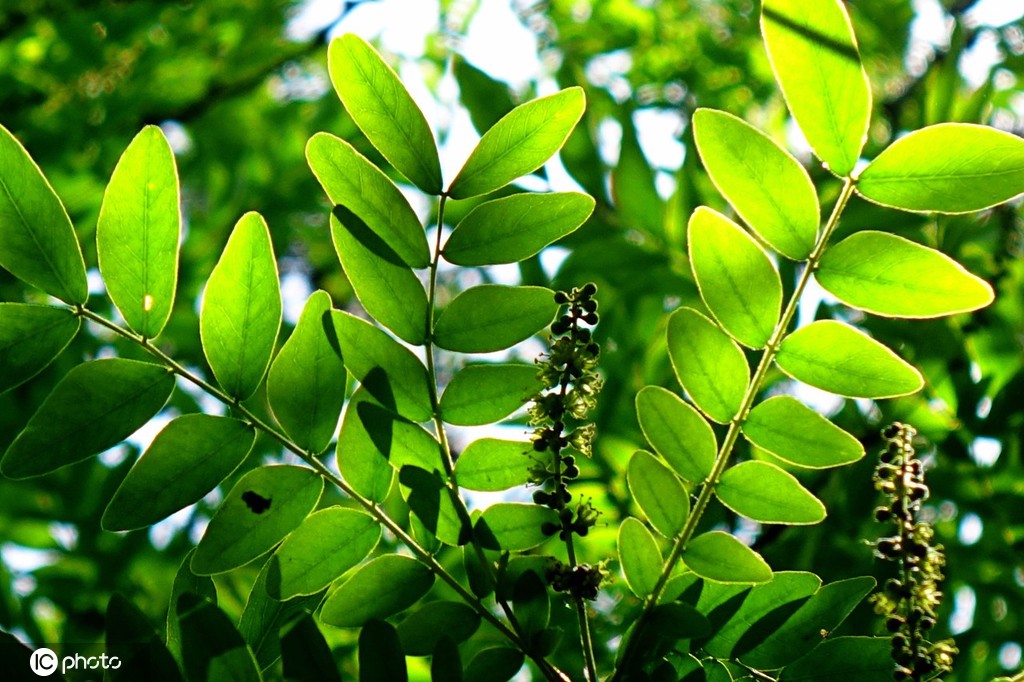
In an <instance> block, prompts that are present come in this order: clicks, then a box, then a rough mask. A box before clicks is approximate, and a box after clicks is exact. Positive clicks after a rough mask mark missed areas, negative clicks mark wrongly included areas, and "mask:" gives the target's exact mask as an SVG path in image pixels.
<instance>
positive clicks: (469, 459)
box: [455, 438, 533, 492]
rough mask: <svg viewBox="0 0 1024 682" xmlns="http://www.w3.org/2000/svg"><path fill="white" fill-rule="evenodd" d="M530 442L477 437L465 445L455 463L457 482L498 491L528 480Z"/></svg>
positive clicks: (471, 488)
mask: <svg viewBox="0 0 1024 682" xmlns="http://www.w3.org/2000/svg"><path fill="white" fill-rule="evenodd" d="M531 452H533V445H532V444H531V443H523V442H520V441H513V440H498V439H496V438H481V439H479V440H475V441H473V442H472V443H470V444H469V445H468V446H466V449H465V450H463V451H462V454H461V455H459V460H458V462H457V463H456V464H455V475H456V477H457V478H458V479H459V485H460V486H461V487H463V488H468V489H469V490H481V491H494V492H496V491H499V490H508V489H509V488H514V487H515V486H517V485H524V484H526V482H527V481H529V480H530V472H529V466H530V464H531V460H530V459H529V458H528V457H527V455H528V453H531Z"/></svg>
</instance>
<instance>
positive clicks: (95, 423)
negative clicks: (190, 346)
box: [0, 358, 174, 478]
mask: <svg viewBox="0 0 1024 682" xmlns="http://www.w3.org/2000/svg"><path fill="white" fill-rule="evenodd" d="M172 390H174V375H173V374H171V372H170V371H168V370H167V368H166V367H162V366H160V365H154V364H152V363H148V362H137V361H135V360H123V359H121V358H107V359H103V360H93V361H91V362H86V363H83V364H81V365H78V366H76V367H74V368H72V369H71V371H70V372H68V373H67V374H66V375H65V376H64V378H63V379H61V380H60V382H59V383H58V384H57V385H56V386H55V387H54V389H53V391H52V392H51V393H50V395H48V396H47V397H46V400H44V401H43V404H42V405H40V406H39V409H38V410H36V413H35V414H33V415H32V418H31V419H29V420H28V424H27V425H26V426H25V428H24V430H22V432H21V433H19V434H18V437H17V438H15V439H14V442H13V443H11V445H10V447H8V448H7V452H6V454H4V458H3V461H0V470H2V471H3V474H4V475H5V476H7V477H9V478H28V477H30V476H40V475H42V474H48V473H50V472H51V471H55V470H57V469H60V468H61V467H63V466H67V465H69V464H74V463H75V462H80V461H82V460H83V459H86V458H87V457H91V456H92V455H95V454H98V453H100V452H103V451H104V450H106V449H107V448H110V447H113V446H115V445H117V444H118V443H120V442H121V441H122V440H124V439H125V438H127V437H128V436H130V435H132V434H133V433H134V432H135V430H136V429H138V428H139V427H140V426H142V425H143V424H145V423H146V422H148V421H149V420H150V418H151V417H152V416H153V415H155V414H156V413H157V412H159V411H160V408H162V407H163V406H164V403H166V402H167V398H168V397H169V396H170V395H171V391H172Z"/></svg>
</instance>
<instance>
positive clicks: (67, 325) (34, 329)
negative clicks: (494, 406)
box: [0, 303, 536, 393]
mask: <svg viewBox="0 0 1024 682" xmlns="http://www.w3.org/2000/svg"><path fill="white" fill-rule="evenodd" d="M81 324H82V323H81V320H80V319H79V318H78V317H77V316H75V315H74V314H73V313H72V312H71V311H70V310H68V309H67V308H58V307H56V306H49V305H32V304H28V303H0V393H3V392H4V391H9V390H11V389H12V388H14V387H15V386H19V385H21V384H23V383H24V382H26V381H28V380H29V379H31V378H32V377H34V376H35V375H37V374H39V373H40V372H41V371H43V369H44V368H46V366H47V365H49V364H50V363H51V362H53V360H54V358H56V357H57V356H58V355H60V353H61V351H62V350H64V349H65V348H67V345H68V344H69V343H71V339H73V338H75V335H76V334H77V333H78V328H79V327H80V326H81ZM534 373H535V374H536V369H534Z"/></svg>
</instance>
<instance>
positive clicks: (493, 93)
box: [452, 54, 515, 672]
mask: <svg viewBox="0 0 1024 682" xmlns="http://www.w3.org/2000/svg"><path fill="white" fill-rule="evenodd" d="M452 57H453V59H452V75H454V76H455V80H456V82H457V83H458V84H459V101H460V102H461V103H462V105H463V106H464V107H466V110H467V111H468V112H469V119H470V121H472V122H473V127H474V128H476V130H477V132H478V133H480V134H483V133H486V132H487V131H488V130H489V129H490V127H491V126H493V125H494V124H495V123H497V122H498V121H500V120H501V117H502V116H504V115H505V114H507V113H508V112H510V111H512V109H513V108H515V102H513V101H512V96H511V94H510V91H509V86H508V85H507V84H505V83H503V82H501V81H499V80H495V79H494V78H491V77H490V76H489V75H487V73H486V72H484V71H481V70H480V69H478V68H476V67H475V66H473V65H472V64H470V63H469V62H468V61H466V60H465V59H464V58H463V57H462V56H461V55H459V54H454V55H452ZM460 672H461V669H460Z"/></svg>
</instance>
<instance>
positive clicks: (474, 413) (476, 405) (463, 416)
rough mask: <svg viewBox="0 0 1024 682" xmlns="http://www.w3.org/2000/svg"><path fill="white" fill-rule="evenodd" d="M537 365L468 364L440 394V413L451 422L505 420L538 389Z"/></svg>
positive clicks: (474, 424) (471, 424)
mask: <svg viewBox="0 0 1024 682" xmlns="http://www.w3.org/2000/svg"><path fill="white" fill-rule="evenodd" d="M539 388H540V384H539V383H538V381H537V366H536V365H511V364H500V365H498V364H494V365H492V364H487V365H484V364H479V365H467V366H465V367H463V368H462V369H460V370H459V371H458V372H456V374H455V376H453V377H452V380H451V381H450V382H448V386H447V387H445V389H444V393H443V394H442V395H441V416H442V417H443V418H444V420H445V421H446V422H448V423H449V424H458V425H459V426H479V425H482V424H491V423H493V422H496V421H499V420H501V419H504V418H505V417H507V416H508V415H510V414H512V413H513V412H515V411H516V410H517V409H519V408H520V407H521V406H522V405H523V403H525V402H526V401H527V400H529V399H530V396H531V395H533V394H534V393H536V392H537V390H538V389H539Z"/></svg>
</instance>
